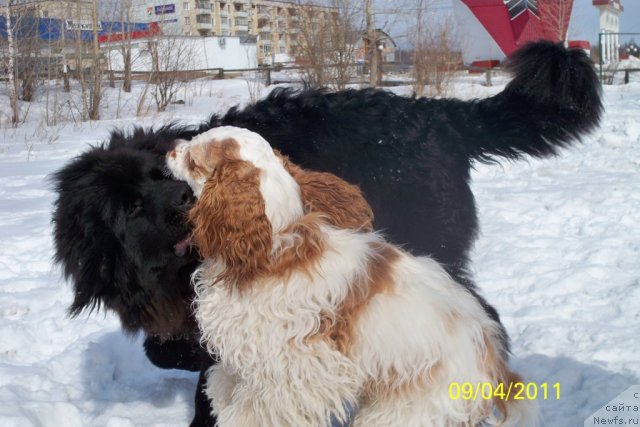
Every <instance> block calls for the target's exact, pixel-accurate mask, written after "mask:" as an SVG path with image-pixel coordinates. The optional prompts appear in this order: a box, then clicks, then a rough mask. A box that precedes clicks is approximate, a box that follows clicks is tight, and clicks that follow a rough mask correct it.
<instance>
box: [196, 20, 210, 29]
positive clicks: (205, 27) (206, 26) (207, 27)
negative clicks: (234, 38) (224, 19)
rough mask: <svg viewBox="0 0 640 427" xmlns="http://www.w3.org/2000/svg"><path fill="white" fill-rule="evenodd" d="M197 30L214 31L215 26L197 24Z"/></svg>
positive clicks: (206, 23)
mask: <svg viewBox="0 0 640 427" xmlns="http://www.w3.org/2000/svg"><path fill="white" fill-rule="evenodd" d="M196 29H197V30H213V24H212V23H211V21H209V22H196Z"/></svg>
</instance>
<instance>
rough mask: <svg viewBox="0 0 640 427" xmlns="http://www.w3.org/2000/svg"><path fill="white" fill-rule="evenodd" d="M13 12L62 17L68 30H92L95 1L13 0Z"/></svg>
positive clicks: (34, 15)
mask: <svg viewBox="0 0 640 427" xmlns="http://www.w3.org/2000/svg"><path fill="white" fill-rule="evenodd" d="M11 14H12V15H14V16H33V17H36V18H52V19H62V20H64V22H65V26H66V28H67V29H68V30H91V29H92V22H93V19H92V18H93V2H92V1H90V0H63V1H53V0H12V2H11Z"/></svg>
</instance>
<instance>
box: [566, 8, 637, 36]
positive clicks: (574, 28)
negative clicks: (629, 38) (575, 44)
mask: <svg viewBox="0 0 640 427" xmlns="http://www.w3.org/2000/svg"><path fill="white" fill-rule="evenodd" d="M592 3H593V2H592V1H591V0H574V2H573V15H572V17H571V26H570V28H569V38H570V39H574V40H589V41H591V42H597V41H598V33H599V31H600V22H599V19H598V9H596V8H595V7H594V6H593V5H592ZM621 3H622V6H623V7H624V12H622V14H621V15H620V32H623V33H640V0H621ZM635 40H636V42H638V43H640V36H636V37H635Z"/></svg>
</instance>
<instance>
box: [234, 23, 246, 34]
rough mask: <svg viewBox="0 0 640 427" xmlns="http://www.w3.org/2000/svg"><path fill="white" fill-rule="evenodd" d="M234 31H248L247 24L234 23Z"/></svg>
mask: <svg viewBox="0 0 640 427" xmlns="http://www.w3.org/2000/svg"><path fill="white" fill-rule="evenodd" d="M236 32H237V33H248V32H249V26H248V25H246V24H245V25H236Z"/></svg>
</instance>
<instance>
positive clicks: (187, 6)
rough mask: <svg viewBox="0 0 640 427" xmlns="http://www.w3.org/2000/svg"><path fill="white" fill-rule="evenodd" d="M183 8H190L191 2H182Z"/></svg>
mask: <svg viewBox="0 0 640 427" xmlns="http://www.w3.org/2000/svg"><path fill="white" fill-rule="evenodd" d="M182 10H189V2H188V1H185V2H184V3H182Z"/></svg>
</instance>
